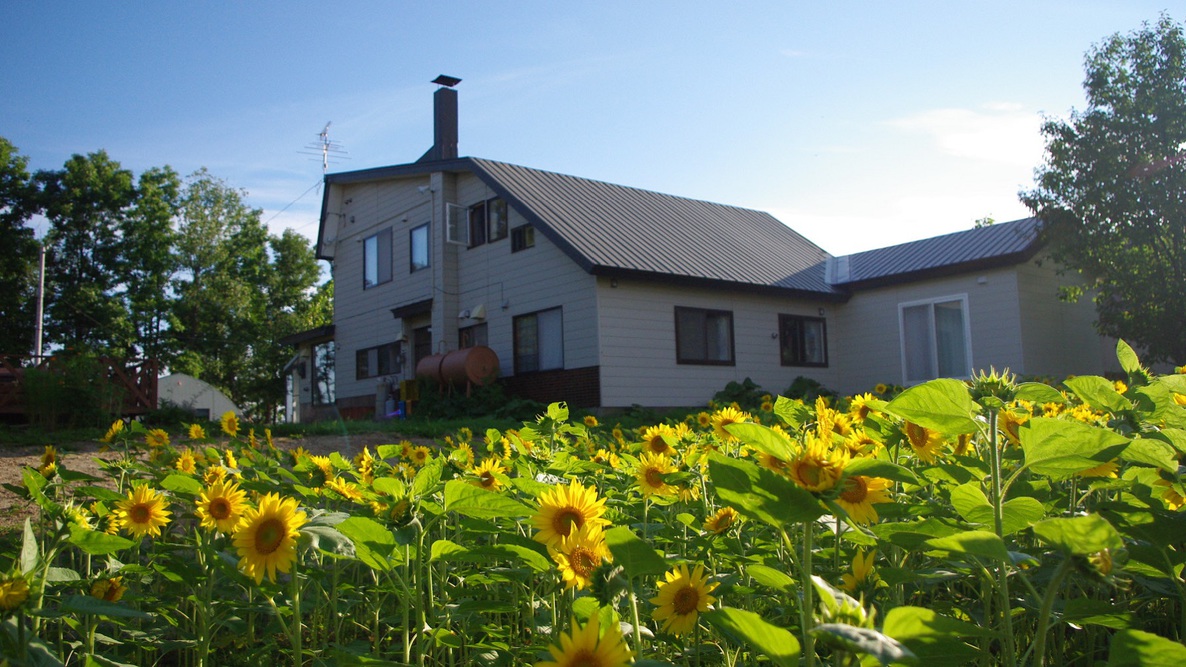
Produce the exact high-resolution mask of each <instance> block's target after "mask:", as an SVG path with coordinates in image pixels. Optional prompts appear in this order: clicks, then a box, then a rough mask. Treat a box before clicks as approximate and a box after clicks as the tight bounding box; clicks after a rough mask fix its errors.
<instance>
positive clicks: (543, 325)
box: [514, 308, 564, 373]
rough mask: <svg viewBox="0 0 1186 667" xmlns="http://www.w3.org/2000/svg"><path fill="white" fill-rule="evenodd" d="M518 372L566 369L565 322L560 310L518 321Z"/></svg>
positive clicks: (521, 316) (516, 354) (525, 316)
mask: <svg viewBox="0 0 1186 667" xmlns="http://www.w3.org/2000/svg"><path fill="white" fill-rule="evenodd" d="M514 330H515V373H527V372H530V371H546V370H553V369H558V368H564V321H563V318H562V317H561V311H560V309H559V308H552V309H550V310H541V311H539V312H538V313H530V314H527V315H520V316H518V317H516V318H515V320H514Z"/></svg>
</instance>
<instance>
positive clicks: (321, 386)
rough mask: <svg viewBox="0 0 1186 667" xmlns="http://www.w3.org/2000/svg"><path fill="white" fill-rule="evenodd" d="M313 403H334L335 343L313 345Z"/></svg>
mask: <svg viewBox="0 0 1186 667" xmlns="http://www.w3.org/2000/svg"><path fill="white" fill-rule="evenodd" d="M312 361H313V382H312V389H313V396H312V399H313V405H333V404H334V343H333V341H328V342H325V343H318V344H317V345H314V346H313V360H312Z"/></svg>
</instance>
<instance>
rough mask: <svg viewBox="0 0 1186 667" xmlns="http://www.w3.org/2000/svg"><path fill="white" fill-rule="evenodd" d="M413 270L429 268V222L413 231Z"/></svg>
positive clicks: (414, 228)
mask: <svg viewBox="0 0 1186 667" xmlns="http://www.w3.org/2000/svg"><path fill="white" fill-rule="evenodd" d="M411 246H412V271H419V270H420V269H427V268H428V255H429V253H428V223H427V222H426V223H424V224H423V225H420V226H419V227H413V228H412V231H411Z"/></svg>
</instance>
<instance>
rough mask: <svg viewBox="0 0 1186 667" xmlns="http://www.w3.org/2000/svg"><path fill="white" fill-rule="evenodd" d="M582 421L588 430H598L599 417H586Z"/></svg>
mask: <svg viewBox="0 0 1186 667" xmlns="http://www.w3.org/2000/svg"><path fill="white" fill-rule="evenodd" d="M581 421H583V422H584V424H585V426H586V427H588V428H597V417H596V416H594V415H585V418H584V419H583V420H581Z"/></svg>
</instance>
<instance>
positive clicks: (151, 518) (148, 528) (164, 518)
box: [115, 483, 172, 538]
mask: <svg viewBox="0 0 1186 667" xmlns="http://www.w3.org/2000/svg"><path fill="white" fill-rule="evenodd" d="M168 506H169V503H168V502H166V501H165V498H164V497H163V496H161V495H160V494H158V493H157V492H156V491H155V490H153V489H150V488H148V485H147V484H144V483H140V484H136V485H135V487H133V488H132V490H131V491H128V497H127V498H124V499H123V500H120V501H119V502H117V503H116V504H115V515H116V517H117V519H118V521H119V525H120V528H122V529H124V530H126V531H127V532H129V533H131V534H132V536H133V537H137V538H140V537H144V536H145V535H151V536H152V537H158V536H159V535H160V534H161V527H162V526H164V525H165V524H167V523H169V516H170V514H172V513H171V512H170V511H169V510H168V509H167V508H168Z"/></svg>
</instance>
